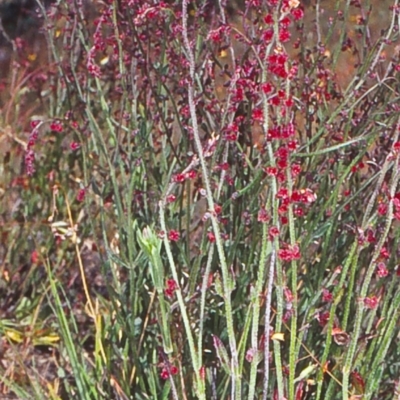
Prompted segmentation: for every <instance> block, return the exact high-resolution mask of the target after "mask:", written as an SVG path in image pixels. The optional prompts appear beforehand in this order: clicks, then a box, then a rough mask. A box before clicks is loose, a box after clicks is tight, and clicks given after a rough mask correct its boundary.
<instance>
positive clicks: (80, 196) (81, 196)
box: [76, 189, 86, 202]
mask: <svg viewBox="0 0 400 400" xmlns="http://www.w3.org/2000/svg"><path fill="white" fill-rule="evenodd" d="M85 195H86V189H80V190H79V192H78V194H77V195H76V199H77V200H78V201H79V202H82V201H83V200H85Z"/></svg>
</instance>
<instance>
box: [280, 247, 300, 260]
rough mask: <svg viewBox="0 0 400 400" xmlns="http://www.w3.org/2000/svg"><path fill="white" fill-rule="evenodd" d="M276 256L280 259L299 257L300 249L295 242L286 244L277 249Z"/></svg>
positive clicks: (295, 258) (296, 258)
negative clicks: (291, 244)
mask: <svg viewBox="0 0 400 400" xmlns="http://www.w3.org/2000/svg"><path fill="white" fill-rule="evenodd" d="M278 257H279V259H280V260H282V261H293V260H298V259H299V258H300V249H299V246H298V245H297V244H295V245H293V246H290V245H286V246H285V247H284V248H281V249H280V250H279V251H278Z"/></svg>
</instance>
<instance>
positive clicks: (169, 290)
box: [164, 279, 178, 298]
mask: <svg viewBox="0 0 400 400" xmlns="http://www.w3.org/2000/svg"><path fill="white" fill-rule="evenodd" d="M176 289H178V284H177V283H176V282H175V281H174V280H173V279H167V287H166V289H165V291H164V292H165V295H166V296H167V297H169V298H172V297H173V296H174V293H175V291H176Z"/></svg>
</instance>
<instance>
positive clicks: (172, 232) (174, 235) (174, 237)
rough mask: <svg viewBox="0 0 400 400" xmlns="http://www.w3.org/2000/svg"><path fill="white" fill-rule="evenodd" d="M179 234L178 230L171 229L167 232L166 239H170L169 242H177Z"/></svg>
mask: <svg viewBox="0 0 400 400" xmlns="http://www.w3.org/2000/svg"><path fill="white" fill-rule="evenodd" d="M180 237H181V235H180V234H179V232H178V231H176V230H174V229H171V230H170V231H169V232H168V239H169V240H171V242H177V241H178V240H179V239H180Z"/></svg>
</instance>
